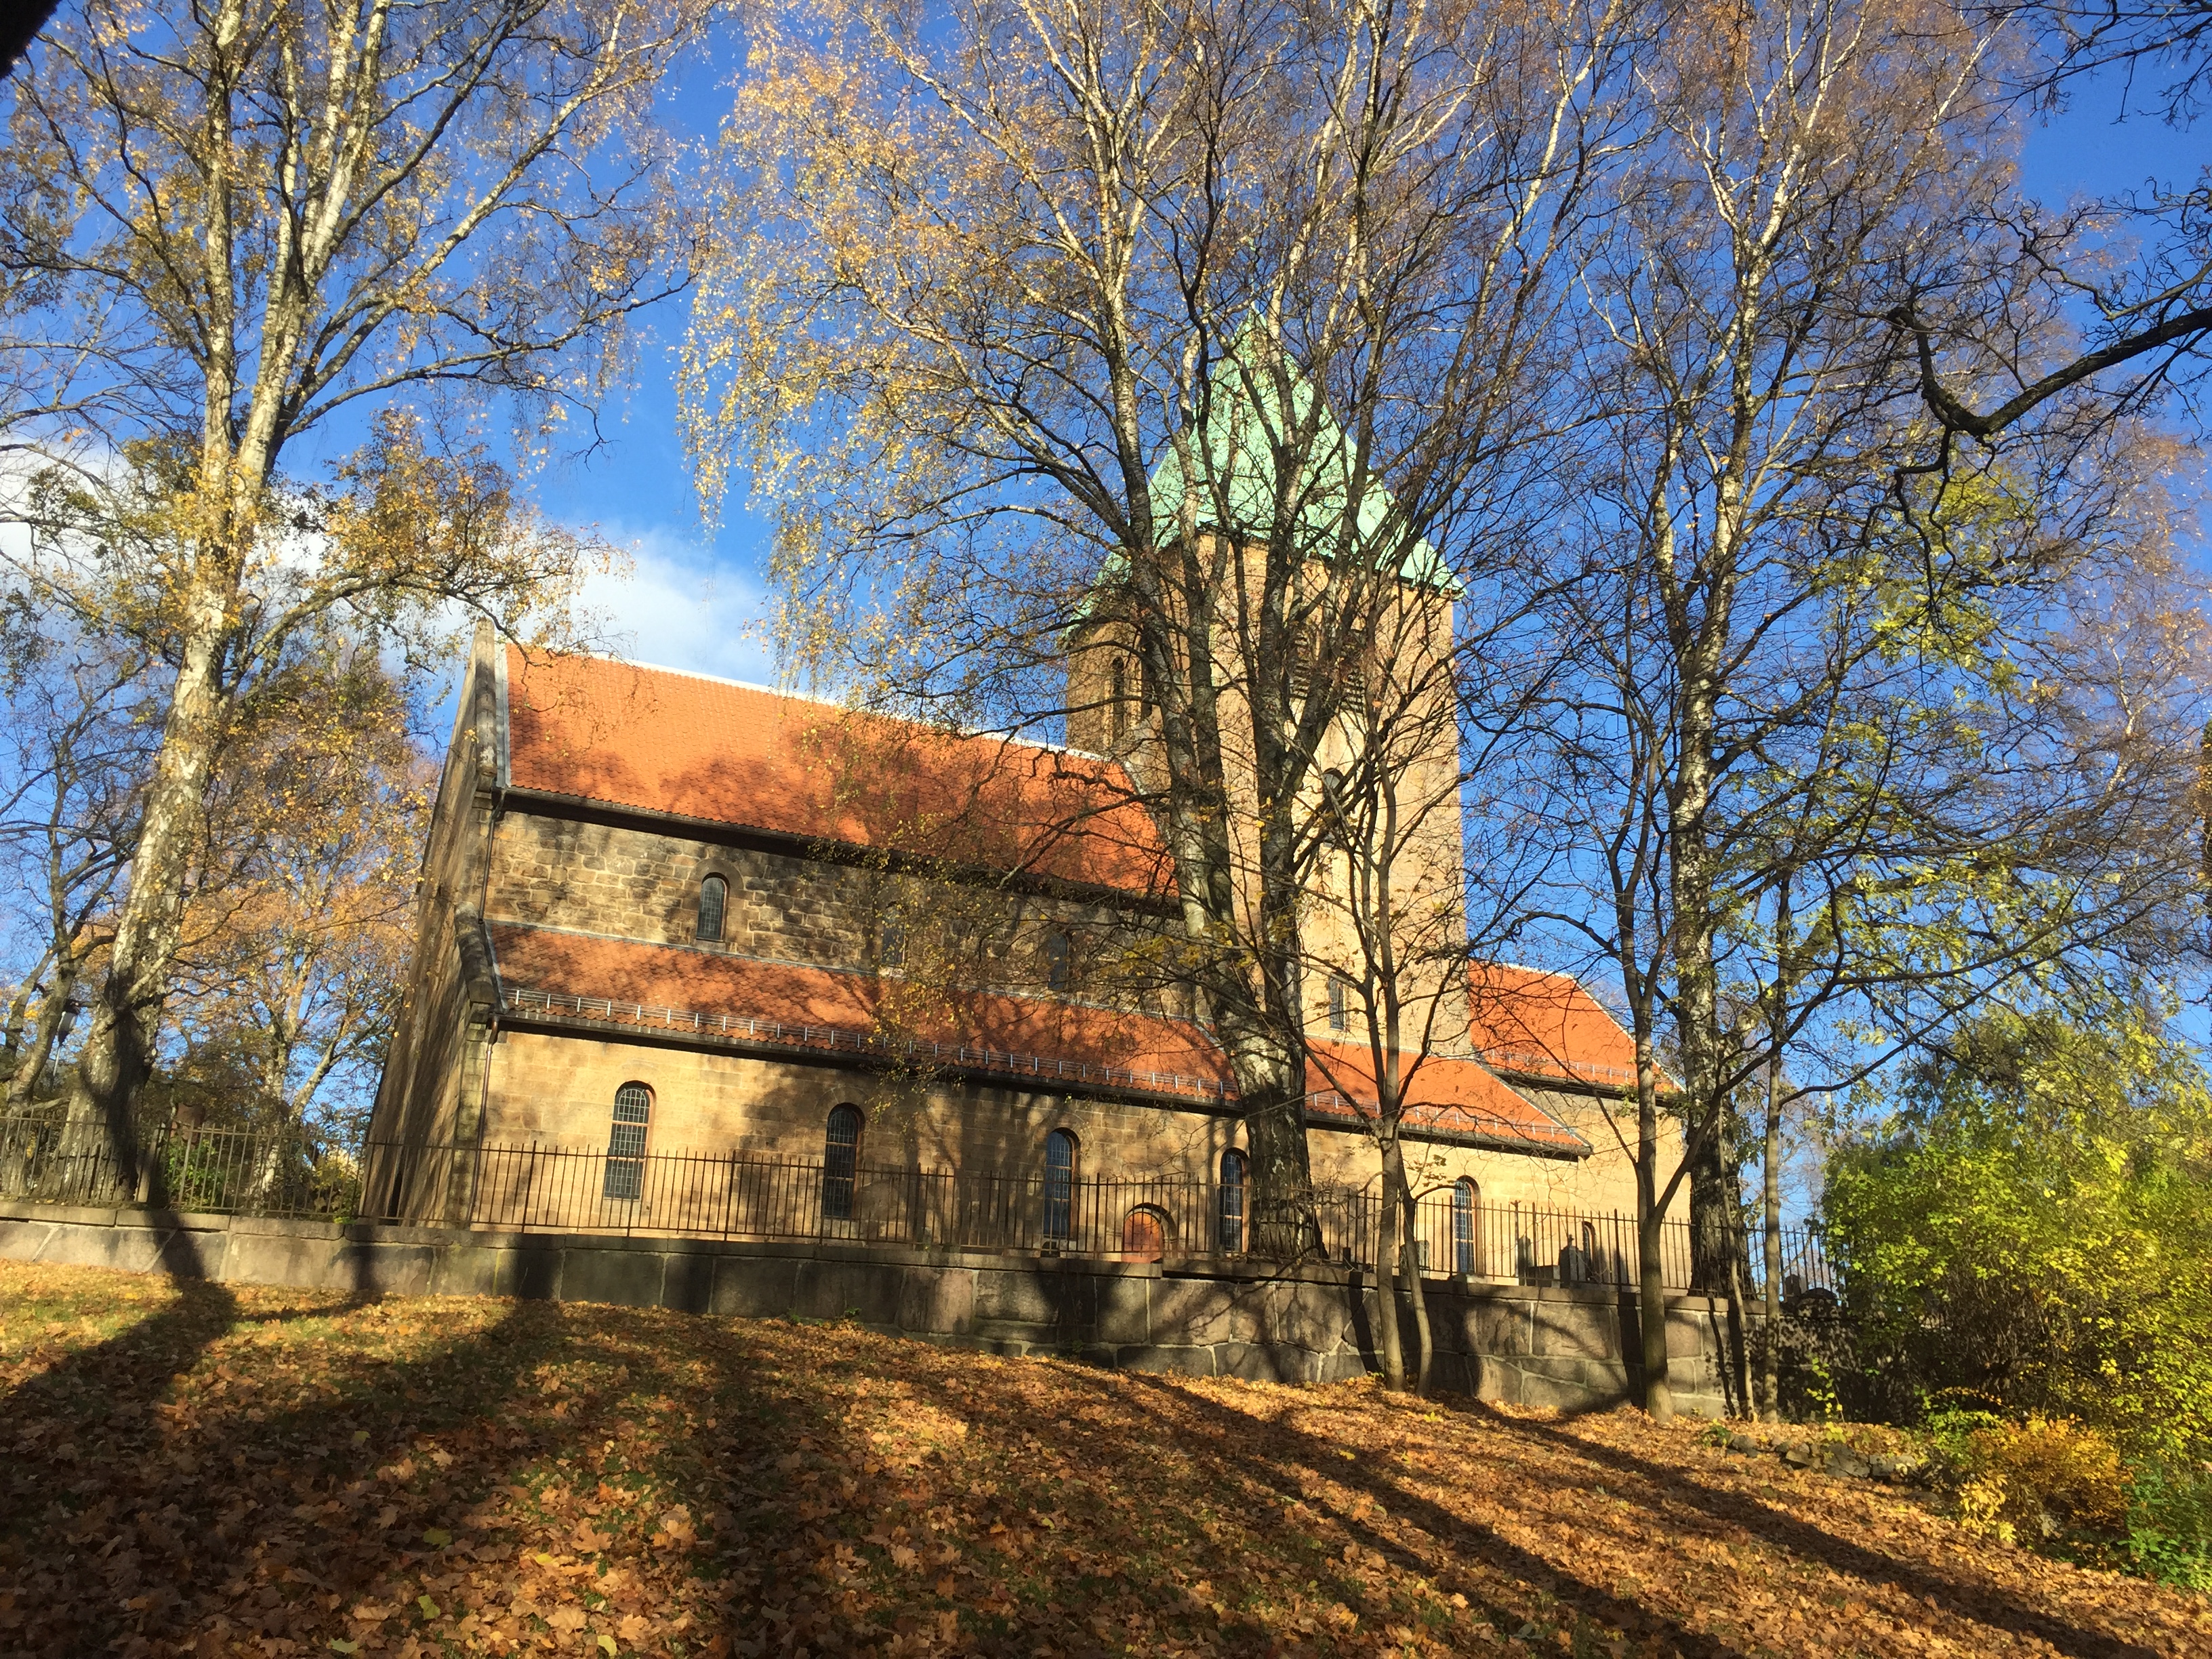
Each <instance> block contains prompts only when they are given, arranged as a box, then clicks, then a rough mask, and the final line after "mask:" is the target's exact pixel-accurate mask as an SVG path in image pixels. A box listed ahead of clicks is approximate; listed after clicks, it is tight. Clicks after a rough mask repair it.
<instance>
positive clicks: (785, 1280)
mask: <svg viewBox="0 0 2212 1659" xmlns="http://www.w3.org/2000/svg"><path fill="white" fill-rule="evenodd" d="M798 1306H799V1263H798V1261H796V1260H795V1259H794V1258H793V1257H790V1256H780V1255H726V1256H721V1257H719V1258H718V1259H717V1260H716V1261H715V1263H714V1292H713V1295H712V1297H710V1299H709V1300H708V1311H709V1312H710V1313H716V1314H720V1315H722V1316H724V1317H726V1318H737V1319H769V1318H773V1317H775V1316H776V1315H778V1314H787V1313H790V1312H793V1310H796V1309H797V1307H798Z"/></svg>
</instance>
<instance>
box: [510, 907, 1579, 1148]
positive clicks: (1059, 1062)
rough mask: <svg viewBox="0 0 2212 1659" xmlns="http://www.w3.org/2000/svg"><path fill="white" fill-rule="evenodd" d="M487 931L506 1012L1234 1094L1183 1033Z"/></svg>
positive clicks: (1466, 1099)
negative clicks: (908, 1048)
mask: <svg viewBox="0 0 2212 1659" xmlns="http://www.w3.org/2000/svg"><path fill="white" fill-rule="evenodd" d="M488 926H489V933H490V935H491V940H492V949H493V952H494V955H495V959H496V962H497V964H498V969H499V976H500V991H501V1000H502V1003H503V1005H504V1006H505V1007H506V1009H507V1012H509V1013H510V1014H517V1013H519V1014H522V1015H528V1014H530V1013H532V1012H543V1013H545V1014H549V1015H553V1016H556V1017H572V1018H580V1019H584V1020H586V1021H590V1022H593V1023H604V1024H615V1025H620V1026H625V1027H632V1028H638V1029H653V1030H674V1031H678V1032H689V1033H692V1034H696V1035H698V1036H704V1037H708V1038H715V1037H720V1038H723V1039H725V1040H728V1041H732V1042H750V1043H755V1044H769V1045H774V1046H778V1047H789V1048H808V1049H814V1050H827V1051H829V1052H833V1053H835V1052H847V1051H849V1052H852V1053H854V1054H855V1055H862V1054H873V1055H876V1056H879V1057H880V1056H894V1057H895V1056H896V1055H897V1054H900V1053H901V1052H902V1049H903V1047H904V1045H905V1044H907V1043H909V1042H912V1043H915V1044H919V1045H928V1044H936V1045H939V1048H938V1050H937V1051H935V1052H925V1053H922V1054H919V1055H918V1056H916V1058H918V1059H919V1060H921V1061H924V1062H927V1063H929V1064H933V1065H940V1066H954V1067H962V1068H966V1069H971V1070H978V1071H984V1072H995V1073H1003V1074H1005V1075H1006V1076H1008V1077H1009V1078H1010V1079H1039V1080H1041V1081H1042V1082H1043V1083H1044V1084H1046V1085H1053V1084H1054V1083H1060V1084H1061V1085H1063V1086H1064V1085H1066V1084H1069V1083H1073V1084H1079V1085H1093V1086H1098V1085H1103V1086H1109V1087H1115V1088H1127V1089H1133V1090H1137V1091H1143V1092H1146V1093H1152V1094H1158V1095H1165V1096H1170V1097H1183V1098H1190V1099H1206V1100H1213V1101H1221V1102H1232V1101H1234V1100H1235V1099H1236V1097H1237V1085H1236V1079H1235V1078H1234V1076H1233V1075H1232V1074H1231V1071H1230V1068H1229V1064H1228V1059H1227V1056H1226V1055H1225V1054H1223V1053H1222V1051H1221V1050H1220V1048H1218V1047H1217V1046H1216V1045H1215V1044H1214V1042H1212V1039H1211V1038H1210V1037H1208V1036H1206V1033H1205V1032H1204V1031H1203V1030H1200V1028H1199V1027H1198V1026H1195V1025H1194V1024H1190V1023H1189V1022H1188V1021H1186V1020H1179V1019H1166V1018H1160V1017H1158V1016H1155V1015H1149V1014H1138V1013H1124V1012H1116V1011H1114V1010H1110V1009H1103V1008H1096V1007H1091V1006H1085V1005H1080V1004H1076V1003H1069V1002H1060V1001H1056V1000H1050V999H1047V998H1037V997H1019V996H1008V995H1003V994H995V993H989V992H981V991H970V992H963V993H961V994H958V995H957V997H954V998H945V997H941V996H939V997H934V998H932V999H931V1000H929V1001H928V1002H926V1003H922V1004H920V1005H919V1006H911V1005H910V1006H901V1005H900V999H901V998H902V997H906V996H909V995H919V993H917V992H915V990H914V989H913V988H912V987H909V986H908V984H907V982H906V981H902V980H900V979H897V978H896V977H885V976H878V975H872V974H865V973H849V972H840V971H837V970H836V969H826V968H815V967H810V966H807V965H805V964H803V963H783V962H763V961H759V960H757V959H756V958H753V957H738V956H729V955H725V954H723V953H721V952H720V951H702V950H696V949H691V948H687V947H684V946H680V945H649V944H645V943H642V942H639V941H635V940H630V939H605V938H601V937H599V936H597V935H594V934H589V933H566V932H562V931H560V930H558V929H554V928H545V927H529V926H526V925H522V924H518V923H511V922H492V923H489V925H488ZM1314 1046H1315V1048H1316V1052H1317V1057H1318V1058H1320V1059H1322V1060H1324V1061H1325V1063H1323V1064H1316V1065H1315V1066H1312V1067H1311V1068H1310V1073H1309V1076H1308V1078H1307V1085H1308V1087H1309V1088H1310V1090H1311V1091H1314V1092H1313V1093H1312V1094H1311V1095H1310V1096H1309V1097H1308V1108H1309V1110H1310V1112H1311V1113H1312V1114H1313V1115H1316V1116H1317V1117H1319V1118H1322V1120H1324V1121H1327V1120H1328V1119H1332V1118H1334V1119H1337V1120H1340V1121H1343V1122H1345V1123H1346V1124H1347V1125H1349V1124H1353V1123H1356V1122H1357V1121H1358V1119H1359V1118H1360V1117H1361V1116H1362V1115H1371V1112H1372V1109H1373V1103H1374V1092H1375V1091H1374V1087H1373V1082H1372V1077H1371V1074H1370V1072H1369V1071H1368V1069H1367V1065H1366V1059H1365V1054H1364V1051H1363V1050H1360V1049H1358V1048H1355V1047H1353V1046H1352V1045H1350V1044H1345V1043H1334V1042H1327V1043H1316V1045H1314ZM1409 1092H1410V1093H1411V1094H1412V1096H1413V1100H1414V1105H1413V1108H1412V1109H1410V1110H1409V1111H1408V1113H1407V1119H1408V1121H1409V1123H1411V1124H1412V1125H1413V1127H1416V1128H1419V1129H1425V1130H1431V1131H1434V1132H1436V1133H1446V1134H1466V1135H1472V1136H1480V1137H1485V1138H1488V1139H1504V1140H1512V1141H1518V1142H1521V1143H1523V1144H1525V1145H1528V1146H1535V1147H1543V1148H1548V1149H1553V1150H1557V1151H1561V1152H1579V1151H1583V1150H1586V1145H1585V1143H1584V1142H1583V1140H1582V1139H1581V1138H1580V1137H1578V1136H1577V1135H1575V1134H1574V1133H1571V1131H1569V1130H1567V1129H1565V1128H1563V1127H1561V1126H1560V1125H1559V1123H1557V1122H1556V1121H1553V1119H1552V1118H1551V1117H1549V1116H1547V1115H1546V1114H1545V1113H1544V1112H1543V1111H1541V1109H1538V1108H1537V1107H1535V1106H1534V1105H1533V1104H1531V1103H1529V1102H1528V1101H1526V1100H1524V1099H1522V1097H1520V1096H1519V1095H1516V1094H1515V1093H1514V1092H1513V1091H1512V1090H1510V1089H1509V1088H1508V1087H1506V1086H1505V1085H1504V1083H1502V1082H1500V1081H1499V1080H1498V1079H1497V1078H1495V1077H1493V1076H1492V1075H1491V1073H1489V1072H1487V1071H1486V1070H1485V1069H1484V1068H1483V1067H1482V1066H1480V1065H1477V1064H1476V1063H1474V1061H1472V1060H1448V1059H1443V1058H1436V1057H1432V1058H1430V1059H1427V1060H1424V1061H1423V1062H1422V1063H1421V1065H1420V1066H1419V1070H1418V1071H1417V1073H1415V1075H1414V1078H1413V1084H1412V1086H1411V1089H1410V1091H1409ZM1363 1106H1364V1108H1366V1112H1365V1113H1363V1112H1362V1110H1361V1108H1362V1107H1363Z"/></svg>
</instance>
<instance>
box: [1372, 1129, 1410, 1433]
mask: <svg viewBox="0 0 2212 1659" xmlns="http://www.w3.org/2000/svg"><path fill="white" fill-rule="evenodd" d="M1396 1150H1397V1149H1396V1148H1395V1146H1391V1145H1389V1144H1388V1143H1385V1145H1384V1146H1383V1203H1382V1207H1381V1208H1380V1210H1379V1211H1378V1212H1376V1228H1375V1346H1376V1347H1377V1348H1378V1349H1379V1350H1381V1352H1382V1358H1383V1387H1384V1388H1386V1389H1394V1390H1395V1389H1403V1388H1404V1387H1405V1386H1406V1350H1405V1346H1404V1345H1403V1344H1402V1342H1401V1340H1400V1339H1399V1335H1398V1283H1397V1279H1398V1275H1397V1273H1396V1272H1395V1270H1394V1264H1395V1263H1396V1262H1397V1261H1398V1259H1399V1249H1398V1232H1399V1227H1398V1223H1399V1219H1400V1215H1399V1200H1398V1181H1399V1173H1398V1172H1399V1170H1401V1168H1402V1167H1403V1165H1402V1164H1401V1163H1400V1161H1399V1160H1398V1159H1397V1158H1395V1156H1394V1155H1393V1154H1394V1153H1395V1152H1396Z"/></svg>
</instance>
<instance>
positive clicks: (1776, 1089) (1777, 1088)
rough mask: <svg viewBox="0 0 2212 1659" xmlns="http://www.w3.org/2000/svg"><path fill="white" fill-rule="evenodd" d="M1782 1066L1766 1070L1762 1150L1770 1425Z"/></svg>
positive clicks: (1762, 1369)
mask: <svg viewBox="0 0 2212 1659" xmlns="http://www.w3.org/2000/svg"><path fill="white" fill-rule="evenodd" d="M1781 1072H1782V1068H1781V1066H1780V1065H1779V1064H1778V1062H1777V1061H1776V1060H1773V1059H1771V1058H1770V1059H1769V1060H1768V1061H1767V1066H1766V1122H1765V1126H1764V1127H1765V1140H1764V1144H1763V1146H1761V1148H1760V1162H1761V1164H1762V1165H1763V1166H1764V1167H1763V1169H1762V1170H1761V1172H1760V1182H1761V1191H1760V1193H1759V1199H1760V1208H1761V1209H1762V1210H1763V1211H1764V1212H1765V1214H1764V1216H1763V1217H1762V1218H1761V1225H1760V1228H1759V1231H1760V1232H1761V1234H1762V1235H1763V1237H1762V1238H1761V1240H1760V1244H1761V1248H1762V1253H1763V1255H1764V1257H1765V1261H1764V1263H1763V1265H1764V1266H1765V1269H1766V1298H1765V1300H1766V1340H1765V1342H1764V1343H1762V1344H1761V1345H1760V1354H1759V1395H1760V1399H1759V1413H1760V1415H1761V1416H1763V1417H1765V1419H1766V1420H1767V1421H1768V1422H1770V1423H1779V1422H1780V1421H1781V1420H1782V1362H1781V1358H1780V1352H1779V1351H1780V1349H1781V1346H1782V1168H1781V1161H1782V1085H1781Z"/></svg>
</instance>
